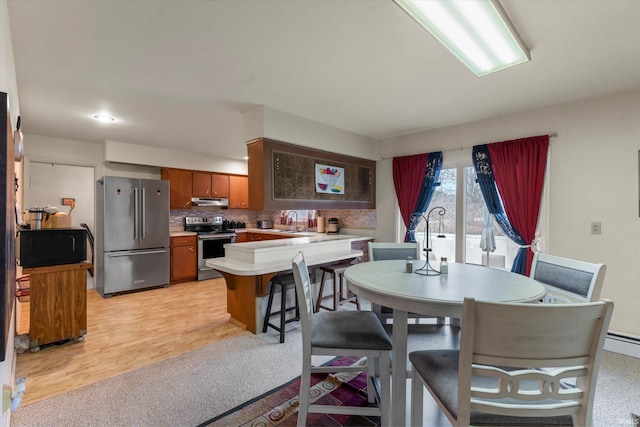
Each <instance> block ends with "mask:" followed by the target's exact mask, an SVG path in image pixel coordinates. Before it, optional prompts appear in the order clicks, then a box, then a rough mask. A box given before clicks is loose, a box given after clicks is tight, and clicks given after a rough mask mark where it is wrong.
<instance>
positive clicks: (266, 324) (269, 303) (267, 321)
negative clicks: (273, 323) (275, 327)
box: [262, 283, 276, 333]
mask: <svg viewBox="0 0 640 427" xmlns="http://www.w3.org/2000/svg"><path fill="white" fill-rule="evenodd" d="M275 286H276V285H274V284H273V283H271V289H270V290H269V301H268V302H267V312H266V314H265V315H264V324H263V325H262V332H263V333H264V332H267V327H269V317H271V316H270V314H271V306H272V305H273V292H274V288H275Z"/></svg>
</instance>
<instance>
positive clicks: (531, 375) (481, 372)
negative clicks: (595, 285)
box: [409, 298, 613, 426]
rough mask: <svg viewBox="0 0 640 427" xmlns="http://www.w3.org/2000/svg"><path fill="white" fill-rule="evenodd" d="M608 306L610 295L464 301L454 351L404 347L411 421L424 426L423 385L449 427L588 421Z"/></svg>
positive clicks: (609, 311) (578, 423) (610, 305)
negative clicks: (560, 300) (576, 300)
mask: <svg viewBox="0 0 640 427" xmlns="http://www.w3.org/2000/svg"><path fill="white" fill-rule="evenodd" d="M612 312H613V303H612V302H611V301H599V302H593V303H583V304H505V303H488V302H477V301H474V300H473V299H471V298H467V299H465V301H464V305H463V311H462V319H463V326H462V333H461V334H462V337H461V340H460V350H459V351H458V350H424V351H415V352H411V353H409V360H410V361H411V364H412V365H413V374H412V391H411V425H413V426H418V425H422V404H423V400H422V399H423V388H424V387H426V388H427V389H428V390H429V392H430V393H431V395H432V396H433V398H434V399H435V401H436V402H437V403H438V406H440V409H442V411H443V412H444V414H445V415H446V416H447V418H448V419H449V421H450V422H451V424H452V425H454V426H469V425H492V426H496V425H497V426H516V425H517V426H525V425H573V426H591V425H592V412H593V401H594V397H595V389H596V379H597V377H598V368H599V366H600V361H601V358H602V352H603V346H604V340H605V338H606V334H607V328H608V327H609V322H610V320H611V314H612ZM541 331H544V333H541ZM571 384H573V385H571ZM423 386H424V387H423Z"/></svg>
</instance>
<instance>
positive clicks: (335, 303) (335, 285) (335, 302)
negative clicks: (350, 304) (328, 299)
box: [333, 272, 338, 311]
mask: <svg viewBox="0 0 640 427" xmlns="http://www.w3.org/2000/svg"><path fill="white" fill-rule="evenodd" d="M337 310H338V282H337V274H336V273H335V272H334V273H333V311H337Z"/></svg>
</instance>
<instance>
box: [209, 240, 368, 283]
mask: <svg viewBox="0 0 640 427" xmlns="http://www.w3.org/2000/svg"><path fill="white" fill-rule="evenodd" d="M246 230H248V231H252V232H253V231H258V232H267V233H268V232H271V233H274V234H293V235H294V236H295V237H292V238H290V239H276V240H262V241H257V242H244V243H229V244H226V245H225V254H226V256H225V257H223V258H212V259H209V260H207V261H206V264H207V266H209V267H212V268H214V269H216V270H219V271H222V272H225V273H231V274H236V275H239V276H255V275H260V274H266V273H273V272H277V271H286V270H291V259H292V258H293V256H294V255H296V254H297V253H298V252H299V251H302V252H303V253H304V256H305V259H306V261H307V264H308V265H318V264H325V263H330V262H336V261H340V260H344V259H349V258H356V257H359V256H362V251H360V250H353V249H351V242H353V241H359V240H364V239H369V237H363V236H356V235H349V234H324V233H312V232H309V233H303V232H301V233H283V232H279V231H275V230H254V229H246Z"/></svg>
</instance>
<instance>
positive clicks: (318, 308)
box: [315, 270, 325, 313]
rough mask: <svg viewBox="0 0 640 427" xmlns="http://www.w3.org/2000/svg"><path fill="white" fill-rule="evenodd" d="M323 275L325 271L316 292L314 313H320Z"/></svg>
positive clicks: (323, 272)
mask: <svg viewBox="0 0 640 427" xmlns="http://www.w3.org/2000/svg"><path fill="white" fill-rule="evenodd" d="M324 274H325V271H324V270H323V271H322V278H321V279H320V290H318V299H317V301H316V309H315V312H316V313H317V312H318V311H320V304H321V303H322V293H323V292H324Z"/></svg>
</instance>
